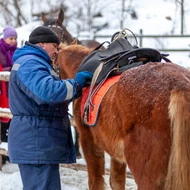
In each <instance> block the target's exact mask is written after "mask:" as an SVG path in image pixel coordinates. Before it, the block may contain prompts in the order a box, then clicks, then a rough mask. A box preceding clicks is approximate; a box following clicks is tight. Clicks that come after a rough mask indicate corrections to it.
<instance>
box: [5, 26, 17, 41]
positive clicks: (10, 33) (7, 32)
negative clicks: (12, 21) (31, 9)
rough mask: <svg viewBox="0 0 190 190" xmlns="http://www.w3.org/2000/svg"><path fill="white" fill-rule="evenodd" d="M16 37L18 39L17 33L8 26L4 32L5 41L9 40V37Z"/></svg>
mask: <svg viewBox="0 0 190 190" xmlns="http://www.w3.org/2000/svg"><path fill="white" fill-rule="evenodd" d="M12 36H13V37H16V38H17V32H16V30H15V28H14V27H12V26H7V27H5V28H4V30H3V39H7V38H8V37H12Z"/></svg>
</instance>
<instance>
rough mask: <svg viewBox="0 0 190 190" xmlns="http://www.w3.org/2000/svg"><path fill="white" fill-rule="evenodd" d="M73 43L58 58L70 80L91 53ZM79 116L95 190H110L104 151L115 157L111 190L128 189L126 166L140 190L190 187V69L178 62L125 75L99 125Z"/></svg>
mask: <svg viewBox="0 0 190 190" xmlns="http://www.w3.org/2000/svg"><path fill="white" fill-rule="evenodd" d="M90 51H91V50H90V49H88V48H86V47H84V46H81V45H70V46H67V47H65V48H64V49H62V50H61V51H60V53H59V56H58V61H59V63H60V64H61V65H60V70H61V72H64V75H65V78H74V77H75V74H76V72H77V68H78V67H79V65H80V63H81V61H82V60H83V59H84V58H85V57H86V56H87V55H88V54H89V53H90ZM80 105H81V97H80V98H78V99H77V100H75V102H74V118H75V121H76V123H77V129H78V131H79V134H80V143H81V146H82V149H83V153H84V157H85V160H86V163H87V170H88V184H89V189H90V190H105V187H104V185H105V184H104V177H103V176H104V164H105V160H104V152H107V153H108V154H109V155H110V157H111V166H110V186H111V188H112V189H114V190H124V189H125V183H126V165H128V167H129V169H130V170H131V172H132V174H133V176H134V179H135V182H136V183H137V186H138V189H139V190H179V189H183V190H188V189H189V187H190V164H189V162H190V148H189V145H190V71H188V70H187V69H185V68H183V67H181V66H179V65H176V64H174V63H161V62H156V63H153V62H149V63H147V64H145V65H141V66H138V67H135V68H132V69H129V70H126V71H124V72H123V73H122V74H121V76H120V79H119V80H118V81H117V82H116V83H115V84H114V85H113V86H112V87H111V88H110V89H109V91H108V92H107V94H106V95H105V96H104V98H103V101H102V104H101V108H100V112H99V119H98V122H97V125H96V126H94V127H89V126H87V125H85V124H84V123H83V122H82V121H81V111H80Z"/></svg>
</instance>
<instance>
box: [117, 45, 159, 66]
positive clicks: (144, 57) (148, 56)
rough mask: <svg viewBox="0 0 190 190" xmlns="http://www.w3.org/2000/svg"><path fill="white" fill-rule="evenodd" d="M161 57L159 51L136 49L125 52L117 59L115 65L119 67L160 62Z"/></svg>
mask: <svg viewBox="0 0 190 190" xmlns="http://www.w3.org/2000/svg"><path fill="white" fill-rule="evenodd" d="M161 60H162V55H161V54H160V52H159V51H157V50H155V49H152V48H138V49H133V50H131V51H128V52H125V53H124V54H122V55H121V56H120V57H119V58H118V59H117V61H116V62H117V63H118V65H119V66H124V65H129V64H132V63H135V62H137V61H143V63H144V64H145V63H147V62H150V61H151V62H160V61H161Z"/></svg>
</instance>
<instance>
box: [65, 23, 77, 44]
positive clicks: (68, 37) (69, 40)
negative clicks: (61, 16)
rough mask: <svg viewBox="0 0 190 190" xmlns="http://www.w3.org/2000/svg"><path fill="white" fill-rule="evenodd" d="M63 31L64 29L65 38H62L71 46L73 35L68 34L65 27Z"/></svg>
mask: <svg viewBox="0 0 190 190" xmlns="http://www.w3.org/2000/svg"><path fill="white" fill-rule="evenodd" d="M62 27H63V29H64V36H62V38H63V39H64V38H65V41H66V42H67V44H68V45H70V44H71V43H72V42H73V40H74V38H73V37H72V35H71V34H70V33H69V32H68V30H67V29H66V27H65V26H62Z"/></svg>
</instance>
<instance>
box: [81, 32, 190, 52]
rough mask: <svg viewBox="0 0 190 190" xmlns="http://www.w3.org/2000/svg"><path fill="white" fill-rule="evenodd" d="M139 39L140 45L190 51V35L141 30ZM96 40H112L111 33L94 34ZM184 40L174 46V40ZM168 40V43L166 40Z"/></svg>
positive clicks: (158, 48)
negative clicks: (150, 33) (153, 33)
mask: <svg viewBox="0 0 190 190" xmlns="http://www.w3.org/2000/svg"><path fill="white" fill-rule="evenodd" d="M135 36H136V38H137V41H138V46H139V47H150V48H155V49H157V50H159V51H161V52H190V35H145V34H143V30H140V32H139V34H135ZM80 37H81V38H82V39H85V38H86V39H89V37H90V36H88V35H86V36H85V35H83V36H80ZM93 38H94V40H97V41H100V42H104V41H106V40H108V41H110V40H111V35H97V34H94V37H93ZM128 38H129V39H130V38H133V37H132V35H129V37H128ZM151 40H154V42H155V43H154V45H153V46H154V47H152V45H147V41H149V42H150V41H151ZM176 40H179V41H182V40H184V44H185V45H184V46H181V47H179V46H178V44H179V43H177V47H176V48H175V47H174V43H173V41H176ZM166 41H168V43H167V44H166V43H165V42H166Z"/></svg>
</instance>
